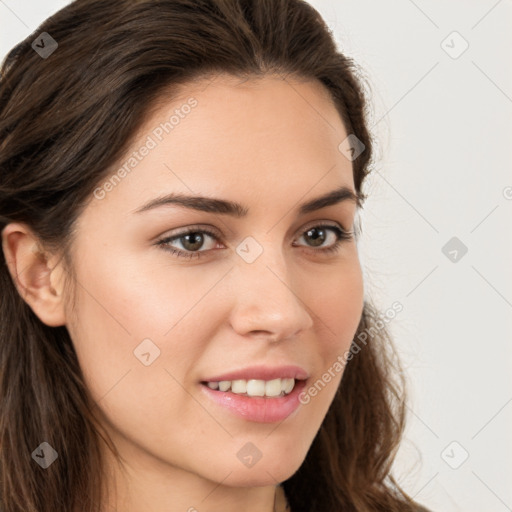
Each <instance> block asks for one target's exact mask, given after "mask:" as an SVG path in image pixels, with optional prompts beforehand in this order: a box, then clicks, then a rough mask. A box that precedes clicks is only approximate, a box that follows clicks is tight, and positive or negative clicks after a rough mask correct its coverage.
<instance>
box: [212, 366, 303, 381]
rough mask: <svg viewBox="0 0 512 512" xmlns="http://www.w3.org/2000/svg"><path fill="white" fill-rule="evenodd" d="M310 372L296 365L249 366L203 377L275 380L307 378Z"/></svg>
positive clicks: (219, 379) (217, 379) (214, 379)
mask: <svg viewBox="0 0 512 512" xmlns="http://www.w3.org/2000/svg"><path fill="white" fill-rule="evenodd" d="M308 377H309V374H308V372H307V371H306V370H304V368H302V367H300V366H295V365H285V366H248V367H246V368H242V369H240V370H233V371H231V372H227V373H223V374H222V375H221V374H218V375H214V376H213V377H208V378H206V379H203V382H221V381H223V380H230V381H233V380H251V379H256V380H273V379H279V378H283V379H296V380H305V379H307V378H308Z"/></svg>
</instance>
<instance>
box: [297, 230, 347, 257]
mask: <svg viewBox="0 0 512 512" xmlns="http://www.w3.org/2000/svg"><path fill="white" fill-rule="evenodd" d="M329 232H330V233H331V240H332V239H334V240H333V241H332V243H331V244H330V245H329V244H328V246H327V247H322V248H320V249H316V250H314V252H322V253H329V252H337V251H338V250H339V249H340V246H341V243H342V241H344V240H350V239H352V235H353V233H352V232H349V231H346V230H345V229H343V228H341V227H340V226H338V225H331V224H322V225H320V226H312V227H310V228H308V229H307V230H306V231H305V232H304V233H303V235H302V236H301V237H300V238H304V239H306V240H307V239H309V240H311V241H312V244H313V245H312V246H309V247H320V246H322V245H323V244H324V242H325V241H326V240H327V239H328V238H329V237H328V234H329Z"/></svg>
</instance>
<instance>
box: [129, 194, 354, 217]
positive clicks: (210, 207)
mask: <svg viewBox="0 0 512 512" xmlns="http://www.w3.org/2000/svg"><path fill="white" fill-rule="evenodd" d="M343 201H352V202H354V203H356V204H357V205H360V196H359V195H357V194H355V193H354V192H353V191H352V190H351V189H350V188H348V187H346V186H341V187H339V188H337V189H335V190H332V191H331V192H327V193H326V194H324V195H321V196H319V197H316V198H314V199H311V200H310V201H307V202H305V203H303V204H301V205H300V207H299V210H298V213H299V215H304V214H306V213H309V212H313V211H316V210H320V209H321V208H326V207H327V206H332V205H335V204H338V203H341V202H343ZM167 205H178V206H183V207H185V208H190V209H193V210H199V211H202V212H209V213H220V214H225V215H231V216H233V217H236V218H241V217H245V216H247V214H248V213H249V209H248V208H247V207H244V206H243V205H241V204H240V203H237V202H236V201H228V200H226V199H217V198H213V197H205V196H188V195H185V194H180V193H171V194H166V195H164V196H161V197H157V198H156V199H152V200H151V201H149V202H147V203H146V204H144V205H143V206H141V207H140V208H138V209H137V210H135V211H134V212H133V213H142V212H146V211H148V210H152V209H154V208H158V207H160V206H167Z"/></svg>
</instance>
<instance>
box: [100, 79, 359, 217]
mask: <svg viewBox="0 0 512 512" xmlns="http://www.w3.org/2000/svg"><path fill="white" fill-rule="evenodd" d="M346 137H347V133H346V130H345V127H344V126H343V123H342V121H341V118H340V115H339V113H338V112H337V110H336V107H335V105H334V103H333V101H332V100H331V98H330V95H329V93H328V91H327V89H326V88H325V86H323V84H321V83H320V82H318V81H305V80H298V79H291V78H287V79H283V78H282V77H281V76H264V77H259V78H250V79H245V80H244V79H240V78H237V77H232V76H217V77H214V78H213V79H210V78H207V79H202V80H201V79H200V80H197V81H194V82H191V83H189V84H185V85H183V86H181V87H180V89H179V90H178V92H177V94H172V96H171V95H169V94H165V93H163V94H162V95H161V96H160V97H159V98H158V100H157V101H156V102H155V103H154V104H153V105H152V107H151V111H150V112H149V114H148V117H147V118H146V121H145V123H144V124H143V125H142V127H141V128H140V130H139V131H138V133H137V135H136V136H135V138H134V141H133V143H132V144H131V146H130V148H129V150H128V151H127V153H126V155H125V156H124V158H123V159H122V160H121V161H119V162H117V163H116V165H115V166H113V167H112V169H111V172H110V174H109V175H107V177H106V178H105V179H104V180H103V182H102V183H101V184H100V186H101V185H102V184H106V183H107V182H108V181H109V178H110V182H112V184H113V185H112V186H111V187H108V188H109V191H108V194H107V195H106V198H105V199H106V200H104V201H102V204H103V205H106V204H110V205H111V206H113V205H115V204H116V203H117V202H119V204H121V203H122V204H125V205H126V210H127V211H133V209H134V208H136V207H137V206H138V205H139V204H142V202H144V201H145V200H148V199H151V197H154V196H155V194H157V193H161V192H163V191H173V190H175V191H179V192H184V193H190V192H194V193H208V194H210V195H214V196H218V197H225V198H230V197H231V198H236V199H240V198H241V197H242V196H243V195H248V196H249V197H248V199H251V198H252V199H253V200H255V199H258V200H263V199H267V200H269V201H271V200H272V198H273V197H274V198H275V199H277V200H278V201H280V202H281V203H283V202H285V200H290V201H291V200H293V201H298V200H299V199H300V198H301V197H302V196H304V195H305V194H307V192H308V190H312V189H313V188H315V190H314V192H313V193H314V195H318V194H319V193H322V192H324V191H326V190H331V189H332V188H335V187H338V186H340V185H347V186H349V187H352V188H353V179H352V165H351V162H350V161H349V160H348V159H347V158H346V157H345V156H343V155H342V154H341V152H340V151H339V150H338V146H339V144H340V143H341V142H342V141H343V140H344V139H345V138H346ZM120 169H124V172H121V173H119V170H120ZM116 174H117V176H116ZM119 174H121V175H122V178H121V179H119ZM111 178H116V179H111ZM259 202H260V204H261V201H259Z"/></svg>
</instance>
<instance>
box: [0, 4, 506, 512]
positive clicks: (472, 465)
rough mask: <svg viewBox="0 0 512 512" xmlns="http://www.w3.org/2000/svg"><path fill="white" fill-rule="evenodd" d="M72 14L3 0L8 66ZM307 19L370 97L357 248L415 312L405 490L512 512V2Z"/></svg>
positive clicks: (408, 346)
mask: <svg viewBox="0 0 512 512" xmlns="http://www.w3.org/2000/svg"><path fill="white" fill-rule="evenodd" d="M68 3H69V2H68V1H64V0H61V1H58V0H51V1H50V0H47V1H44V2H40V1H36V0H31V1H28V0H24V1H23V2H19V1H17V0H0V20H1V21H0V56H1V57H2V58H3V56H4V55H5V54H6V53H7V52H8V50H9V49H10V48H11V47H12V46H14V44H16V43H17V42H18V41H19V40H21V39H22V38H24V37H26V36H27V35H29V34H30V33H31V32H32V31H34V30H35V29H36V28H37V26H38V25H39V23H41V22H42V21H43V20H44V19H45V18H46V17H47V16H49V15H50V14H52V13H53V12H55V11H56V10H58V9H59V8H61V7H63V6H64V5H66V4H68ZM310 3H311V4H312V5H313V6H315V7H316V8H317V9H318V10H319V11H320V12H321V13H322V15H323V16H324V18H325V19H326V21H327V22H328V23H329V25H330V27H331V28H332V30H333V31H334V33H335V35H336V38H337V40H338V42H339V44H340V48H341V49H342V50H343V51H345V52H346V53H347V54H348V55H350V56H352V57H354V58H355V60H356V61H357V62H358V63H359V64H360V65H361V66H362V67H363V68H364V69H365V71H366V74H367V76H368V78H369V80H370V84H371V87H372V95H373V96H372V97H373V104H374V118H373V120H372V130H373V132H374V134H375V135H376V137H377V138H378V140H379V147H378V152H379V155H380V156H379V160H378V162H377V166H376V171H375V173H374V175H373V177H372V178H371V179H370V180H369V182H368V184H367V188H366V191H367V192H368V193H369V199H368V201H367V202H366V205H365V207H364V210H363V215H362V222H363V239H362V241H361V246H360V248H361V259H362V262H363V264H364V266H365V281H366V285H367V291H368V293H369V294H371V295H372V296H373V297H374V298H375V301H376V303H377V305H379V306H380V307H381V308H382V310H383V311H384V310H386V309H387V308H389V307H391V304H392V303H393V302H394V301H396V300H398V301H400V303H401V304H402V305H403V308H404V309H403V311H402V312H400V313H399V314H398V315H397V316H396V318H395V319H394V320H392V322H391V323H390V328H391V331H392V333H393V335H394V338H395V339H396V344H397V346H398V347H399V350H400V352H401V355H402V360H403V362H404V365H405V369H406V373H407V376H408V379H409V383H410V384H409V386H410V394H411V399H410V402H409V406H408V411H409V422H408V428H407V432H406V438H405V441H404V443H403V444H402V446H401V448H400V451H399V453H398V458H397V463H396V465H395V474H396V476H397V477H398V478H399V481H400V482H401V483H402V485H403V487H404V488H405V490H406V491H408V492H409V493H410V494H411V495H413V496H415V498H416V499H417V500H418V501H419V502H421V503H423V504H425V505H427V506H428V507H430V508H432V510H433V511H434V512H441V511H443V512H455V511H464V512H483V511H485V512H505V511H506V510H512V485H511V484H512V436H511V434H510V433H511V432H512V429H511V426H512V386H511V381H512V377H511V375H512V372H511V370H512V362H511V355H512V322H511V317H512V315H511V314H512V286H511V283H512V265H511V262H512V236H511V233H512V173H511V163H512V162H511V161H512V156H511V151H510V147H511V142H512V72H511V65H510V61H509V60H508V59H509V58H510V49H511V48H512V31H511V30H510V27H511V20H512V4H511V1H510V0H508V1H507V0H499V1H496V0H471V1H470V0H464V1H462V0H460V1H453V0H451V1H444V2H440V1H436V2H427V1H425V0H423V1H420V0H417V1H412V0H397V1H393V2H390V1H388V2H378V1H375V0H374V1H373V2H370V1H369V0H344V1H332V0H331V1H329V0H310ZM454 31H456V32H458V33H459V34H460V36H458V35H456V34H455V35H454V34H453V32H454ZM461 38H463V39H464V40H465V41H466V42H467V44H469V46H468V48H467V50H466V51H464V53H462V54H461V55H460V56H457V54H458V53H459V52H460V50H461V49H463V45H464V42H463V40H462V39H461ZM443 41H444V43H443ZM450 54H451V55H450ZM454 57H456V58H454ZM452 237H457V238H458V239H459V240H460V241H461V242H462V243H463V244H464V245H465V246H466V247H467V249H468V252H467V253H466V254H465V255H463V256H462V253H461V252H460V250H459V251H458V252H457V254H455V253H453V252H452V253H451V255H450V254H448V256H449V257H450V258H452V259H453V258H456V261H451V260H450V259H449V257H448V256H446V255H445V254H444V253H443V252H442V248H443V246H444V245H445V244H446V243H447V242H448V241H449V240H450V239H451V238H452ZM454 442H455V443H454ZM465 456H467V459H466V460H465V461H464V462H463V463H462V464H461V465H460V466H459V467H458V468H456V469H455V467H456V466H458V465H459V464H460V463H461V461H462V460H463V459H464V457H465Z"/></svg>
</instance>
